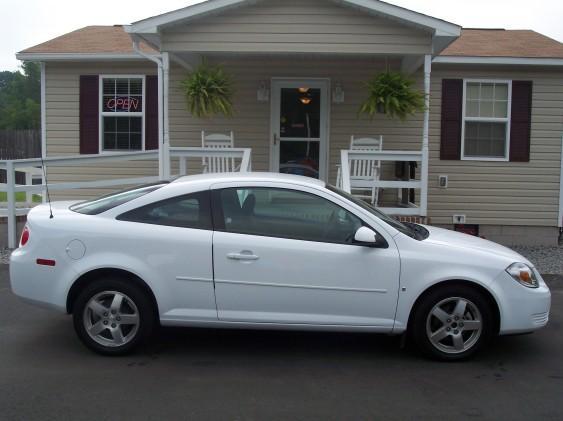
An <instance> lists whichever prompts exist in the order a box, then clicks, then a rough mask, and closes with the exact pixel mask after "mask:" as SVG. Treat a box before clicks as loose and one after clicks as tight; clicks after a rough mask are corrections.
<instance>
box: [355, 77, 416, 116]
mask: <svg viewBox="0 0 563 421" xmlns="http://www.w3.org/2000/svg"><path fill="white" fill-rule="evenodd" d="M413 85H414V81H413V80H411V79H409V78H407V77H406V76H405V75H403V74H402V73H400V72H393V71H390V70H388V71H386V72H383V73H380V74H378V75H377V76H375V77H374V78H373V79H372V80H370V81H369V82H367V83H366V89H367V91H368V95H369V96H368V98H367V99H366V101H365V102H364V103H363V104H362V105H361V106H360V111H359V112H360V114H366V115H368V116H369V117H371V118H374V117H375V115H376V114H377V113H383V114H385V115H387V116H388V117H389V118H398V119H399V120H402V121H404V120H406V119H407V117H409V116H411V115H413V114H415V113H417V112H420V111H424V110H425V109H426V107H425V101H424V100H425V95H424V92H421V91H418V90H416V89H414V88H413Z"/></svg>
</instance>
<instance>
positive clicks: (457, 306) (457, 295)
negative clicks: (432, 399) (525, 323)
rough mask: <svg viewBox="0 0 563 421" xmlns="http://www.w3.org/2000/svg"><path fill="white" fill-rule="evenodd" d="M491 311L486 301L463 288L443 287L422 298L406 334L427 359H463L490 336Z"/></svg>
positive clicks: (467, 288) (492, 321)
mask: <svg viewBox="0 0 563 421" xmlns="http://www.w3.org/2000/svg"><path fill="white" fill-rule="evenodd" d="M493 325H494V318H493V311H492V309H491V305H490V304H489V301H488V299H487V298H486V297H485V296H484V295H483V294H482V293H481V292H479V291H477V290H475V289H473V288H471V287H467V286H447V287H444V288H439V289H436V290H434V291H432V292H430V293H429V294H428V295H426V296H425V297H423V299H422V300H421V302H420V303H419V305H418V306H417V308H416V309H415V310H414V313H413V320H412V324H411V326H410V335H411V337H412V339H413V340H414V342H415V343H416V345H417V346H418V348H419V349H420V350H421V351H422V352H423V353H424V354H426V355H427V356H430V357H433V358H436V359H440V360H446V361H456V360H463V359H466V358H469V357H471V356H472V355H474V354H475V353H476V352H477V351H478V350H479V349H480V348H482V347H483V345H485V344H486V343H487V342H489V340H490V339H491V337H492V336H493Z"/></svg>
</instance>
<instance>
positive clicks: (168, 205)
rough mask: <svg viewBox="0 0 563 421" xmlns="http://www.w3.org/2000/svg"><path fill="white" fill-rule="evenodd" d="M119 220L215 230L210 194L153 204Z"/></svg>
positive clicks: (190, 195) (127, 213)
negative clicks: (212, 220)
mask: <svg viewBox="0 0 563 421" xmlns="http://www.w3.org/2000/svg"><path fill="white" fill-rule="evenodd" d="M117 219H118V220H120V221H129V222H139V223H143V224H152V225H165V226H170V227H179V228H193V229H201V230H211V229H213V224H212V222H211V209H210V203H209V192H198V193H193V194H188V195H185V196H178V197H173V198H171V199H166V200H162V201H160V202H156V203H151V204H150V205H145V206H142V207H140V208H137V209H133V210H131V211H129V212H125V213H123V214H121V215H119V216H118V217H117Z"/></svg>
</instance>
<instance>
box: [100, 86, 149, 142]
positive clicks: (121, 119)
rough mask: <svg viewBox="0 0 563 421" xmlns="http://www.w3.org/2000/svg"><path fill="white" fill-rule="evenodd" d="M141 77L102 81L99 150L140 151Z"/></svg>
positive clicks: (141, 119)
mask: <svg viewBox="0 0 563 421" xmlns="http://www.w3.org/2000/svg"><path fill="white" fill-rule="evenodd" d="M143 82H144V78H142V77H131V78H129V77H113V78H111V77H104V78H102V91H103V92H102V148H103V150H105V151H129V150H142V149H143V110H144V97H143V92H144V89H143Z"/></svg>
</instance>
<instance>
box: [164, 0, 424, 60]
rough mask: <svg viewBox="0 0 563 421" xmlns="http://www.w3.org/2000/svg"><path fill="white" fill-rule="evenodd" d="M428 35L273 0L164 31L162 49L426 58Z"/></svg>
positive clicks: (330, 6)
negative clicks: (420, 56)
mask: <svg viewBox="0 0 563 421" xmlns="http://www.w3.org/2000/svg"><path fill="white" fill-rule="evenodd" d="M431 45H432V35H431V34H430V33H429V32H424V31H423V30H420V29H415V28H412V27H408V26H405V25H402V24H400V23H398V22H395V21H392V20H386V19H383V18H380V17H375V16H370V15H368V14H366V13H364V12H362V11H359V10H356V9H354V8H351V7H347V6H343V5H338V4H336V3H334V2H330V1H322V0H273V1H263V2H258V3H257V4H255V5H250V6H242V7H238V8H235V9H233V10H230V11H226V12H222V13H221V14H217V15H212V16H209V17H205V18H202V19H198V20H196V21H194V22H190V21H188V22H185V23H181V24H178V25H175V26H172V27H170V28H169V29H165V30H164V31H163V34H162V49H163V50H165V51H191V52H231V51H234V52H239V53H240V52H247V53H249V52H272V53H274V52H278V53H280V52H285V53H288V52H293V53H365V54H427V53H430V52H431Z"/></svg>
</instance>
